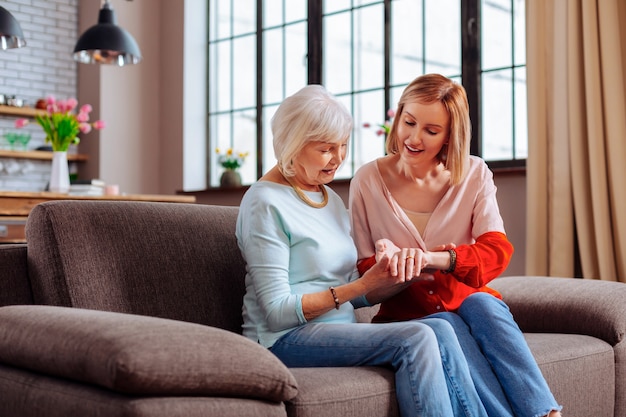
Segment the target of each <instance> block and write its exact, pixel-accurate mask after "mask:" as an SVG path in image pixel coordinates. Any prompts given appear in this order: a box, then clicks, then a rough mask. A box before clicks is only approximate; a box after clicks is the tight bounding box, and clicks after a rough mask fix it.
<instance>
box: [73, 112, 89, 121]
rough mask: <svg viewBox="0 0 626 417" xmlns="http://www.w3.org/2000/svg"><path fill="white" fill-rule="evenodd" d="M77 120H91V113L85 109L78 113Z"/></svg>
mask: <svg viewBox="0 0 626 417" xmlns="http://www.w3.org/2000/svg"><path fill="white" fill-rule="evenodd" d="M76 120H78V122H79V123H85V122H88V121H89V114H87V113H84V112H83V111H81V112H80V113H78V115H77V116H76Z"/></svg>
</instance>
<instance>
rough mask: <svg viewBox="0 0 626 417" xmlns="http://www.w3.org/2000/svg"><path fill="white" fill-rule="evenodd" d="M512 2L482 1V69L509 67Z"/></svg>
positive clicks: (506, 0) (499, 0)
mask: <svg viewBox="0 0 626 417" xmlns="http://www.w3.org/2000/svg"><path fill="white" fill-rule="evenodd" d="M512 1H513V0H489V1H487V0H482V15H481V25H482V28H481V34H482V36H481V40H482V47H481V51H482V52H481V53H482V66H483V69H486V70H487V69H495V68H502V67H506V66H511V65H512V62H511V59H512V49H511V48H512V38H511V36H512V35H511V34H512V33H513V31H512V30H511V2H512Z"/></svg>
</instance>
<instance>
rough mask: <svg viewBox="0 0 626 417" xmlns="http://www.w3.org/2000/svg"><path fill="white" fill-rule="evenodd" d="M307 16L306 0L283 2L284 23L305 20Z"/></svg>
mask: <svg viewBox="0 0 626 417" xmlns="http://www.w3.org/2000/svg"><path fill="white" fill-rule="evenodd" d="M307 14H308V12H307V0H289V1H287V0H285V22H286V23H291V22H296V21H298V20H306V18H307Z"/></svg>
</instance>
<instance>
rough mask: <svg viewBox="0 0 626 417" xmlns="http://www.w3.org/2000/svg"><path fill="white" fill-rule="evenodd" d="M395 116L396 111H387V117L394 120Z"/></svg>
mask: <svg viewBox="0 0 626 417" xmlns="http://www.w3.org/2000/svg"><path fill="white" fill-rule="evenodd" d="M395 115H396V111H395V110H394V109H389V110H387V117H389V118H390V119H393V117H394V116H395Z"/></svg>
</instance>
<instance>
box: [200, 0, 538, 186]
mask: <svg viewBox="0 0 626 417" xmlns="http://www.w3.org/2000/svg"><path fill="white" fill-rule="evenodd" d="M211 1H217V0H211ZM284 1H288V0H284ZM323 1H324V0H308V2H307V13H308V15H307V34H308V36H307V49H308V50H307V78H308V80H307V82H308V83H309V84H324V80H323V64H324V63H323V56H324V54H323V48H324V45H323V39H324V36H323ZM392 2H393V0H383V6H384V14H385V15H384V24H385V27H384V37H385V39H384V46H385V49H384V98H385V103H384V104H385V106H384V108H385V109H388V108H391V107H392V106H393V104H392V103H391V99H390V90H391V88H392V87H394V86H392V85H391V82H390V67H391V65H390V59H391V56H390V49H391V48H390V45H391V29H390V28H391V26H390V25H391V7H392ZM459 2H460V5H461V68H462V69H461V82H462V84H463V86H464V87H465V90H466V92H467V96H468V101H469V106H470V118H471V122H472V141H471V145H470V153H471V154H473V155H477V156H482V154H483V152H482V142H481V141H482V139H481V138H482V135H481V129H482V114H481V108H482V103H481V101H482V96H481V92H482V88H481V87H482V75H483V70H482V68H481V0H459ZM511 4H512V7H513V4H514V3H513V2H512V3H511ZM256 7H257V14H256V25H257V27H256V47H257V54H256V63H255V64H256V86H257V88H256V101H257V102H256V135H257V136H256V161H255V162H256V175H257V178H260V177H261V176H262V175H263V172H264V168H265V167H263V140H264V138H263V132H264V119H263V49H264V45H263V0H256ZM358 7H359V6H355V7H353V9H356V8H358ZM512 15H513V14H512ZM209 21H210V20H209ZM511 36H513V34H511ZM513 45H514V42H513ZM513 53H514V51H513ZM521 66H525V64H524V65H521ZM521 66H520V65H518V66H516V65H515V63H514V62H513V61H512V65H511V67H510V69H511V71H514V70H515V68H518V67H521ZM209 68H210V66H209ZM508 68H509V67H506V69H508ZM500 69H503V68H500ZM500 69H499V70H500ZM210 88H211V87H210V82H209V91H208V94H210V93H211V91H210ZM513 100H515V89H513ZM514 108H515V103H513V109H514ZM210 115H211V109H210V108H209V116H210ZM381 117H382V118H383V120H384V118H385V117H386V115H381ZM513 123H516V121H515V115H513ZM208 131H210V129H208ZM512 134H513V143H512V146H513V158H511V159H506V160H489V161H487V163H488V165H489V166H490V167H491V168H492V169H506V170H509V169H519V168H522V169H524V168H525V166H526V159H525V158H519V159H518V158H516V157H515V140H516V138H515V128H514V126H513V132H512ZM207 141H208V146H207V149H212V147H211V141H210V138H208V137H207ZM208 160H209V162H210V161H211V160H212V158H210V157H209V158H208ZM208 172H210V169H209V170H208ZM208 180H209V183H211V182H210V180H211V178H208Z"/></svg>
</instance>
